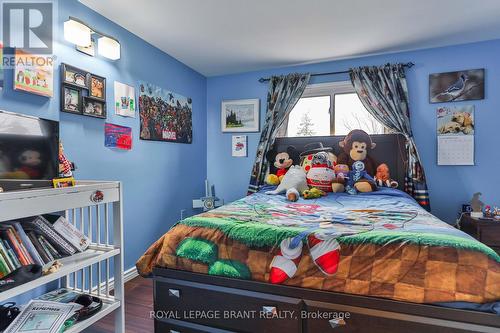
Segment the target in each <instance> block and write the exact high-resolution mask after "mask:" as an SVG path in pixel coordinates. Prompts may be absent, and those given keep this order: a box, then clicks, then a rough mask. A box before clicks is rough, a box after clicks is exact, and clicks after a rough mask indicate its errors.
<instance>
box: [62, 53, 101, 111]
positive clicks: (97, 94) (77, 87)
mask: <svg viewBox="0 0 500 333" xmlns="http://www.w3.org/2000/svg"><path fill="white" fill-rule="evenodd" d="M61 111H62V112H66V113H72V114H78V115H83V116H89V117H95V118H101V119H106V118H107V111H106V78H105V77H102V76H99V75H96V74H93V73H90V72H88V71H85V70H82V69H80V68H77V67H74V66H71V65H68V64H65V63H62V64H61Z"/></svg>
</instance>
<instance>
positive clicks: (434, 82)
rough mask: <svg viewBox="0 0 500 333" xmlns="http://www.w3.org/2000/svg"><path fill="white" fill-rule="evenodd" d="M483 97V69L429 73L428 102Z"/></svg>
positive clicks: (467, 99)
mask: <svg viewBox="0 0 500 333" xmlns="http://www.w3.org/2000/svg"><path fill="white" fill-rule="evenodd" d="M475 99H484V69H470V70H465V71H457V72H447V73H435V74H430V75H429V102H430V103H443V102H458V101H469V100H475Z"/></svg>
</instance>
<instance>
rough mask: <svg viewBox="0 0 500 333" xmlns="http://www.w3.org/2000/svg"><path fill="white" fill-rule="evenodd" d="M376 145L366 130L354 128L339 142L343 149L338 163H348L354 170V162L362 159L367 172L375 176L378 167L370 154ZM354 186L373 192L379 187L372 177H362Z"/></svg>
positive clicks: (361, 190) (360, 190) (357, 188)
mask: <svg viewBox="0 0 500 333" xmlns="http://www.w3.org/2000/svg"><path fill="white" fill-rule="evenodd" d="M376 145H377V144H376V143H375V142H373V141H372V139H371V138H370V136H369V135H368V133H366V132H365V131H363V130H360V129H355V130H352V131H351V132H349V134H347V136H346V137H345V138H344V140H342V141H340V142H339V146H340V147H341V148H342V150H343V151H342V152H341V153H340V155H339V156H338V158H337V163H338V164H346V165H347V166H349V168H350V169H351V170H354V169H353V164H354V163H355V162H357V161H361V162H363V164H364V165H365V168H364V170H365V171H366V173H367V174H368V175H370V177H373V176H374V175H375V172H376V170H377V167H376V163H375V161H374V160H373V158H372V157H371V156H370V152H371V151H372V149H374V148H375V146H376ZM354 187H355V188H356V190H358V191H359V192H372V191H374V190H375V189H376V188H377V185H376V184H375V182H374V181H373V180H371V179H367V178H362V179H360V180H358V181H357V182H356V183H355V184H354Z"/></svg>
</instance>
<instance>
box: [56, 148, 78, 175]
mask: <svg viewBox="0 0 500 333" xmlns="http://www.w3.org/2000/svg"><path fill="white" fill-rule="evenodd" d="M74 170H75V164H74V163H72V162H70V161H69V160H68V158H67V157H66V154H65V153H64V146H63V143H62V141H59V177H62V178H68V177H73V171H74Z"/></svg>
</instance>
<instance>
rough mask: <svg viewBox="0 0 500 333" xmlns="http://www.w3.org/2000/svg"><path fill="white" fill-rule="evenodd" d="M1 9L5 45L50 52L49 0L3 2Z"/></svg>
mask: <svg viewBox="0 0 500 333" xmlns="http://www.w3.org/2000/svg"><path fill="white" fill-rule="evenodd" d="M2 11H3V14H2V22H3V23H2V28H3V42H4V46H5V47H12V48H20V49H23V50H24V51H27V52H30V53H33V54H52V41H53V39H52V33H53V31H52V19H53V15H52V3H51V2H3V4H2Z"/></svg>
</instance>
